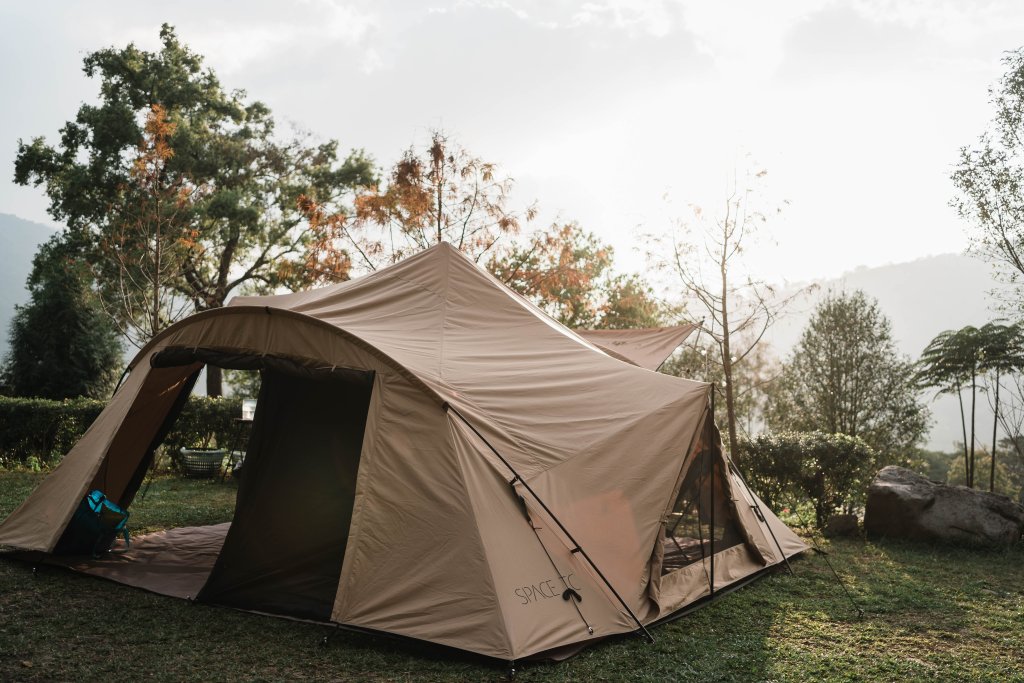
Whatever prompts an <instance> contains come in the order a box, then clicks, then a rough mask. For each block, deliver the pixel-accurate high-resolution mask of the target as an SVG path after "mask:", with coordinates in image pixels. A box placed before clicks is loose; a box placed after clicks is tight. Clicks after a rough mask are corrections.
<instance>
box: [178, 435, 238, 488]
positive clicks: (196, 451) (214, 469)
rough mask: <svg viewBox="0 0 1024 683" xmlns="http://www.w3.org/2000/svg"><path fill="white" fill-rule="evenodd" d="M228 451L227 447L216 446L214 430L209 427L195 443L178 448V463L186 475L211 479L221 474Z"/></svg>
mask: <svg viewBox="0 0 1024 683" xmlns="http://www.w3.org/2000/svg"><path fill="white" fill-rule="evenodd" d="M227 453H228V452H227V449H225V448H216V447H215V446H214V432H213V430H212V429H208V430H206V431H205V432H202V433H200V434H199V439H197V441H196V442H195V445H193V446H191V447H187V448H186V447H184V446H182V447H181V448H180V449H179V450H178V458H177V459H178V465H179V466H180V467H181V471H182V474H184V475H185V476H186V477H192V478H196V479H209V478H211V477H215V476H217V475H218V474H220V470H221V467H222V465H223V464H224V457H225V456H226V455H227Z"/></svg>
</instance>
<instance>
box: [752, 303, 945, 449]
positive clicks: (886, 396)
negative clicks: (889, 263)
mask: <svg viewBox="0 0 1024 683" xmlns="http://www.w3.org/2000/svg"><path fill="white" fill-rule="evenodd" d="M769 413H770V416H769V422H770V426H771V428H772V429H773V430H779V429H787V430H795V431H814V430H817V431H821V432H825V433H827V434H846V435H848V436H855V437H859V438H861V439H863V440H864V441H865V442H866V443H867V444H868V445H869V446H870V447H871V448H872V449H874V450H875V452H876V453H877V454H878V456H879V459H880V460H881V461H882V462H883V463H893V462H898V461H900V460H902V459H905V458H906V456H907V455H908V452H909V451H910V450H912V449H913V448H914V447H915V446H916V445H917V444H918V443H919V442H920V441H921V439H922V438H923V437H924V435H925V432H926V431H927V427H928V419H929V414H928V410H927V408H926V407H925V406H924V405H923V404H922V403H921V402H920V401H919V399H918V397H917V385H916V383H915V368H914V365H913V363H911V362H910V360H909V359H908V358H904V357H902V356H900V354H899V353H898V352H897V350H896V344H895V342H894V341H893V338H892V325H891V323H890V322H889V319H888V318H886V317H885V315H884V314H883V313H882V311H881V310H880V309H879V307H878V302H877V301H876V300H874V299H872V298H870V297H868V296H867V295H866V294H864V293H863V292H861V291H859V290H858V291H855V292H852V293H848V292H830V293H828V294H827V295H826V296H825V297H824V298H823V299H822V300H821V301H820V302H819V303H818V305H817V307H816V308H815V310H814V313H813V315H812V316H811V319H810V321H809V322H808V323H807V327H806V328H805V329H804V331H803V334H802V336H801V338H800V341H799V342H798V343H797V345H796V347H795V348H794V350H793V352H792V354H791V355H790V357H789V358H788V359H787V361H786V363H785V366H784V370H783V374H782V378H781V384H780V386H779V391H778V393H777V396H776V398H775V401H774V404H773V405H772V406H771V408H770V410H769Z"/></svg>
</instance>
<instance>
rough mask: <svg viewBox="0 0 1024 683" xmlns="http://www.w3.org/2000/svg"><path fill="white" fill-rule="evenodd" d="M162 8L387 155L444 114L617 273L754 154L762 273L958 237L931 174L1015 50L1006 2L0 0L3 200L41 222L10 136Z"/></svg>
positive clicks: (884, 257)
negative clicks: (612, 255) (598, 241)
mask: <svg viewBox="0 0 1024 683" xmlns="http://www.w3.org/2000/svg"><path fill="white" fill-rule="evenodd" d="M164 21H166V22H169V23H172V24H174V25H175V26H176V27H177V30H178V33H179V36H180V37H181V39H182V40H183V41H184V42H186V43H187V44H189V45H190V46H191V47H192V48H193V49H195V50H196V51H198V52H200V53H201V54H204V55H205V56H206V58H207V62H208V64H209V66H211V67H212V68H213V69H214V70H215V71H216V72H217V73H218V74H219V76H220V77H221V80H222V81H223V82H224V83H225V85H227V86H228V87H231V88H244V89H245V90H247V91H248V92H249V94H250V95H251V96H252V97H254V98H256V99H260V100H263V101H264V102H266V103H267V104H269V105H270V107H271V108H272V109H273V110H274V112H275V113H276V114H277V116H278V117H279V118H281V119H284V120H287V121H292V122H294V123H296V124H297V125H299V126H301V127H303V128H305V129H307V130H310V131H312V132H314V133H315V134H317V135H318V136H322V137H324V138H337V139H338V140H340V141H341V143H342V145H343V147H345V148H348V147H363V148H365V149H366V150H368V151H369V152H370V153H371V154H372V155H373V156H374V157H375V158H376V159H377V160H378V161H379V162H381V163H384V164H387V163H390V162H392V161H394V160H395V158H396V157H397V156H398V155H399V154H400V153H401V151H402V150H403V149H404V148H406V147H408V146H409V145H410V144H414V143H417V144H418V143H422V142H423V141H424V140H426V139H427V138H428V136H429V131H430V130H431V129H432V128H437V127H442V128H444V129H445V130H446V131H448V132H449V133H450V134H452V135H453V136H454V137H455V138H457V139H458V140H459V141H460V142H462V144H464V145H465V146H466V147H467V148H469V149H470V150H471V151H472V152H473V153H474V154H476V155H478V156H480V157H483V158H484V159H486V160H489V161H495V162H498V163H499V164H501V166H502V167H503V168H504V169H505V170H506V171H508V172H509V173H510V174H511V175H512V176H513V177H514V178H515V179H516V183H517V184H516V189H515V193H514V200H515V202H516V203H518V204H520V205H525V204H527V203H529V202H530V201H532V200H534V199H536V200H538V201H539V203H540V207H541V209H542V211H543V213H542V218H543V220H545V221H551V220H554V219H555V218H561V219H576V220H579V221H580V222H581V223H582V224H583V225H584V227H586V228H588V229H590V230H592V231H595V232H597V233H599V234H600V235H601V236H602V237H603V238H604V239H605V240H607V241H609V242H611V243H612V244H613V245H614V246H615V247H616V250H617V254H618V256H619V264H620V268H623V269H629V268H638V267H640V266H641V258H640V257H639V256H637V255H635V254H634V253H633V250H634V249H635V248H636V247H639V246H641V245H640V244H639V241H640V240H639V238H638V234H639V233H644V232H659V231H663V230H665V229H666V228H667V227H668V226H669V225H670V222H671V220H672V218H673V216H681V215H684V214H685V213H686V209H685V207H686V206H687V204H689V203H697V204H701V205H704V206H707V207H711V208H714V206H715V204H716V203H718V202H720V201H721V199H722V197H723V196H724V192H725V190H726V184H727V180H728V179H729V178H730V177H731V175H732V172H733V170H734V169H735V168H737V167H738V166H739V167H740V168H742V167H743V165H744V164H745V163H748V162H746V161H745V159H747V157H748V156H749V157H750V158H752V159H753V160H755V163H756V164H757V165H759V166H763V167H764V168H766V169H767V170H768V176H767V177H766V181H767V182H766V195H767V196H766V199H767V200H768V201H769V202H771V203H777V202H781V201H783V200H786V201H788V202H789V205H788V207H787V209H786V210H785V212H784V213H783V214H782V215H781V216H780V217H779V218H776V219H773V220H772V222H771V223H770V224H769V226H768V230H769V232H770V236H771V238H772V240H773V241H774V242H776V243H777V246H775V247H771V246H770V245H769V244H768V242H765V243H764V245H763V248H759V249H758V250H757V252H756V254H755V255H754V256H755V257H756V259H758V260H759V263H758V264H757V265H758V267H759V269H760V271H761V272H762V273H763V274H764V275H765V276H767V277H768V278H770V279H773V280H778V281H781V280H789V281H799V280H806V279H810V278H816V277H829V276H835V275H839V274H840V273H842V272H844V271H847V270H850V269H852V268H854V267H856V266H858V265H880V264H884V263H892V262H900V261H907V260H912V259H914V258H917V257H920V256H925V255H928V254H937V253H944V252H957V251H962V250H963V248H964V247H965V246H966V237H965V233H964V226H963V225H962V224H961V222H960V221H959V220H958V219H957V218H956V216H955V215H954V213H953V212H952V210H951V209H949V208H948V206H947V202H948V200H949V198H950V197H951V195H952V193H953V188H952V186H951V184H950V182H949V173H950V170H951V168H952V165H953V164H954V163H955V160H956V156H957V150H958V148H959V147H960V146H962V145H969V144H971V143H972V142H973V141H974V140H975V139H976V138H977V136H978V134H979V133H980V132H981V131H982V129H983V128H984V126H985V124H986V122H987V121H988V119H989V116H990V111H991V110H990V107H989V105H988V94H987V89H988V87H989V86H990V85H991V84H992V82H993V81H994V80H995V79H996V78H997V77H998V76H999V74H1000V72H1001V65H1000V59H1001V57H1002V55H1003V53H1004V52H1005V51H1007V50H1011V49H1015V48H1017V47H1020V46H1021V45H1024V3H1020V2H1019V1H1018V2H1014V1H1010V0H1007V1H1005V2H998V1H997V2H988V1H986V0H978V1H975V2H970V1H964V2H938V1H937V2H925V1H917V0H894V1H891V2H890V1H888V0H861V1H848V2H846V1H828V0H785V2H765V1H764V0H760V1H753V2H748V1H739V2H720V1H713V0H702V1H690V0H684V1H680V2H669V1H664V2H659V1H647V0H633V1H630V0H625V1H622V2H616V1H614V0H610V1H603V0H597V1H595V2H587V3H569V2H553V1H550V0H549V1H542V0H538V1H535V2H534V1H525V2H518V1H516V0H509V1H507V2H502V1H490V2H488V1H483V2H476V1H473V0H463V1H456V2H447V1H445V0H437V1H432V0H426V1H424V2H404V3H403V2H383V1H378V2H332V1H330V0H306V1H301V2H290V3H288V2H258V1H252V0H250V1H248V2H224V1H218V2H209V1H208V0H207V1H203V2H183V1H178V2H174V3H148V2H139V1H138V0H133V1H130V2H104V1H101V0H93V1H92V2H88V3H71V2H66V3H58V2H45V1H40V0H33V1H32V2H5V3H3V5H2V6H0V59H2V62H0V63H2V64H3V67H2V71H0V92H3V93H4V98H3V101H4V106H3V107H0V179H2V180H0V212H5V213H14V214H16V215H19V216H21V217H23V218H27V219H31V220H36V221H40V222H50V221H49V219H48V217H47V216H46V213H45V206H46V203H45V200H44V198H43V196H42V193H41V192H40V191H39V190H37V189H33V188H21V187H17V186H15V185H14V184H13V182H11V180H10V179H11V177H12V176H13V158H14V152H15V145H16V142H17V140H18V138H26V139H27V138H31V137H34V136H36V135H45V136H47V137H48V138H50V139H51V140H53V139H55V136H56V132H57V129H58V128H59V127H60V125H61V124H62V123H63V122H64V121H65V120H67V119H68V118H71V117H72V116H73V115H74V112H75V111H76V110H77V107H78V105H79V103H80V102H82V101H87V100H90V99H91V98H93V97H94V96H95V93H96V83H94V82H90V81H88V80H87V79H86V78H85V76H84V75H83V74H82V72H81V60H82V58H83V57H84V55H85V54H86V53H87V52H89V51H92V50H95V49H98V48H101V47H106V46H111V45H116V46H123V45H125V44H127V43H128V42H135V43H136V44H137V45H139V46H142V47H146V48H155V47H157V45H158V36H157V34H158V31H159V27H160V24H161V23H162V22H164Z"/></svg>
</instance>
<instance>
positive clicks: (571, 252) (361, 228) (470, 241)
mask: <svg viewBox="0 0 1024 683" xmlns="http://www.w3.org/2000/svg"><path fill="white" fill-rule="evenodd" d="M385 178H386V179H385V181H384V182H382V183H380V184H378V185H375V186H373V187H370V188H367V189H365V190H363V191H361V192H360V193H359V194H358V195H357V196H356V198H355V200H354V202H352V205H351V206H349V205H345V204H343V205H341V206H337V205H335V204H334V203H332V202H329V201H328V202H322V201H319V200H318V198H317V197H314V196H311V195H304V196H302V197H300V198H299V209H300V211H301V212H302V214H303V216H305V218H306V221H307V223H308V228H309V234H310V235H311V240H312V244H313V245H314V246H315V247H316V248H315V249H313V250H311V252H310V257H309V258H308V259H307V261H306V263H305V268H306V271H307V273H308V274H310V276H311V277H312V278H315V279H316V281H317V282H321V283H327V282H331V281H337V280H344V279H347V278H348V277H350V276H351V275H355V274H358V273H365V272H372V271H375V270H377V269H378V268H381V267H384V266H387V265H390V264H392V263H397V262H398V261H401V260H402V259H404V258H407V257H409V256H411V255H412V254H415V253H417V252H419V251H422V250H424V249H428V248H430V247H432V246H434V245H436V244H439V243H441V242H447V243H448V244H451V245H452V246H454V247H455V248H456V249H458V250H459V251H461V252H463V253H464V254H466V255H467V256H468V257H469V258H471V259H472V260H474V261H475V262H476V263H478V264H479V265H481V266H483V267H486V268H488V269H489V270H490V271H491V272H492V273H493V274H494V275H495V276H496V277H497V278H498V279H499V280H501V281H502V282H503V283H504V284H506V285H507V286H509V287H511V288H512V289H514V290H516V291H517V292H519V293H520V294H522V295H523V296H525V297H526V298H528V299H530V300H531V301H533V302H534V303H536V304H537V305H539V306H540V307H541V308H543V309H544V310H545V311H546V312H547V313H549V314H550V315H551V316H552V317H553V318H555V319H556V320H558V321H559V322H562V323H563V324H566V325H568V326H570V327H645V326H647V327H649V326H654V325H657V324H659V322H660V320H661V313H662V310H661V305H660V304H659V302H658V301H657V300H656V299H655V298H654V296H653V294H652V292H651V290H650V288H649V287H648V286H647V284H646V283H644V282H643V281H642V280H641V279H640V278H639V277H637V276H635V275H615V274H614V273H613V271H612V260H613V254H612V249H611V247H609V246H607V245H605V244H602V243H601V242H600V241H599V240H598V239H597V237H595V236H594V235H593V234H591V233H588V232H586V231H584V230H583V229H582V228H581V227H580V226H579V225H577V224H576V223H572V222H569V223H564V224H556V225H553V226H551V227H550V228H549V229H547V230H535V231H533V232H532V233H530V234H529V235H524V234H523V232H524V230H523V228H524V227H525V226H526V224H528V223H529V222H530V221H532V220H533V219H534V218H535V216H536V212H537V209H536V206H535V204H530V205H528V206H526V207H525V208H523V209H519V210H517V209H515V208H512V206H511V192H512V188H513V180H512V178H511V177H509V176H507V175H505V174H503V173H502V172H501V170H500V169H499V167H498V166H497V164H495V163H493V162H488V161H484V160H483V159H481V158H479V157H477V156H475V155H473V154H471V153H470V152H468V151H467V150H466V149H465V148H463V147H462V146H460V145H459V144H457V143H456V142H454V141H452V140H451V139H450V138H449V136H448V135H446V134H444V133H442V132H440V131H435V132H434V133H433V134H432V135H431V139H430V144H429V146H427V148H426V149H423V150H418V149H417V148H415V147H411V148H409V149H407V150H406V151H405V152H404V153H403V154H402V157H401V158H400V159H399V160H398V162H396V163H395V165H394V166H393V167H392V168H391V170H390V171H389V172H388V173H387V174H386V176H385Z"/></svg>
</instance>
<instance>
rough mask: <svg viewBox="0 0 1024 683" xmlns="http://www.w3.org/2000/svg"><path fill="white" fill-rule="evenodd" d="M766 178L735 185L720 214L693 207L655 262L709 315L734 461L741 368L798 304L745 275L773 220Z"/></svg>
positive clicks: (759, 174) (748, 177) (746, 179)
mask: <svg viewBox="0 0 1024 683" xmlns="http://www.w3.org/2000/svg"><path fill="white" fill-rule="evenodd" d="M765 175H766V171H763V170H762V171H758V172H757V173H753V174H749V173H748V174H747V175H746V176H745V177H744V178H743V179H742V181H741V180H740V179H739V178H736V179H734V181H733V183H732V185H731V186H730V188H729V189H728V191H727V193H726V197H725V202H724V203H723V205H722V209H721V212H720V213H717V214H715V215H709V214H708V213H706V212H705V211H704V210H703V209H701V208H700V207H698V206H692V207H691V209H692V213H693V215H692V219H691V220H690V221H688V222H684V221H680V224H679V227H680V228H681V234H677V232H675V231H673V233H672V234H671V235H670V240H669V244H667V245H666V244H664V240H660V242H661V244H659V247H661V248H660V249H659V251H660V252H662V253H667V254H668V256H667V258H663V257H659V256H656V257H655V262H656V265H657V266H658V267H660V268H662V269H667V270H669V271H671V272H672V273H674V274H675V276H676V277H678V279H679V282H680V284H681V285H682V288H683V291H684V293H685V295H686V296H687V297H689V298H690V299H692V300H693V302H694V303H695V304H696V306H697V308H698V309H699V310H701V311H702V312H704V313H705V314H706V317H705V318H704V321H705V322H704V329H705V330H706V331H707V332H708V334H709V335H710V336H711V338H712V339H714V340H715V342H716V344H717V349H716V353H715V354H714V355H715V358H714V361H715V362H716V363H718V364H719V365H720V366H721V368H722V384H723V391H724V393H725V408H726V419H727V421H728V428H729V430H728V431H729V451H730V453H731V454H732V455H733V457H738V456H739V442H738V437H737V418H736V412H737V411H736V397H737V393H738V391H737V386H736V377H735V368H736V367H737V366H738V365H740V364H742V363H743V362H744V361H745V359H747V358H748V357H749V355H750V354H751V353H752V352H753V351H754V349H755V348H756V347H757V345H758V344H759V343H760V342H761V339H762V338H763V337H764V334H765V332H767V331H768V328H769V327H771V325H772V323H774V322H775V320H776V319H777V317H778V315H779V314H780V313H781V311H782V310H783V309H784V308H785V306H786V305H787V304H788V303H789V302H790V301H791V300H792V299H793V297H792V296H791V297H788V298H786V299H781V300H780V299H778V298H777V297H776V296H775V292H774V290H773V289H772V288H771V287H770V286H769V285H768V284H767V283H766V282H764V281H762V280H758V279H755V278H753V277H751V276H750V275H749V274H745V273H744V272H743V270H744V268H743V265H744V264H743V263H742V255H743V252H744V249H745V248H746V247H747V246H749V245H748V242H749V241H750V240H751V239H753V238H754V235H755V233H756V231H757V229H758V228H759V227H760V226H762V225H763V224H765V223H766V222H767V220H768V217H767V213H766V212H765V211H764V210H763V209H761V208H759V204H760V202H759V201H758V193H757V191H756V186H757V184H758V183H759V182H760V180H761V179H762V178H764V176H765ZM777 211H778V210H776V212H777ZM794 296H796V295H794ZM740 338H742V339H744V342H743V343H742V344H740V343H739V340H740Z"/></svg>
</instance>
